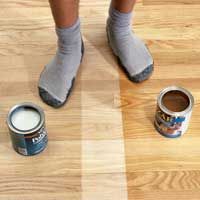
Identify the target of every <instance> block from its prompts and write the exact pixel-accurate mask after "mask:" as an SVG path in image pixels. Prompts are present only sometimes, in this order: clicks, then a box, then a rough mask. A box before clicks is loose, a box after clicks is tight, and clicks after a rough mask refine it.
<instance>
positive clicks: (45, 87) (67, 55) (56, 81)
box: [38, 0, 83, 108]
mask: <svg viewBox="0 0 200 200" xmlns="http://www.w3.org/2000/svg"><path fill="white" fill-rule="evenodd" d="M49 1H50V5H51V9H52V13H53V17H54V20H55V24H56V33H57V36H58V48H57V52H56V55H55V56H54V57H53V59H52V60H51V61H50V62H49V63H48V64H47V65H46V66H45V68H44V70H43V72H42V73H41V76H40V79H39V85H38V88H39V94H40V97H41V98H42V100H43V101H44V102H45V103H47V104H48V105H50V106H53V107H56V108H58V107H61V106H62V105H64V103H65V102H66V101H67V99H68V96H69V94H70V93H71V90H72V87H73V83H74V80H75V77H76V74H77V72H78V69H79V66H80V63H81V60H82V56H83V42H82V39H81V31H80V20H79V17H78V4H79V1H78V0H49Z"/></svg>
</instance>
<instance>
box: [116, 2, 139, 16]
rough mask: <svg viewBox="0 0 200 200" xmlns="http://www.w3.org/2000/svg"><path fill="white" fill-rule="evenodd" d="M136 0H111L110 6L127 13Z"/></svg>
mask: <svg viewBox="0 0 200 200" xmlns="http://www.w3.org/2000/svg"><path fill="white" fill-rule="evenodd" d="M135 3H136V0H112V6H113V8H115V9H116V10H118V11H120V12H122V13H129V12H131V11H132V10H133V7H134V5H135Z"/></svg>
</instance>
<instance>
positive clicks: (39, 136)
mask: <svg viewBox="0 0 200 200" xmlns="http://www.w3.org/2000/svg"><path fill="white" fill-rule="evenodd" d="M26 108H31V109H34V111H36V112H38V114H39V116H40V121H39V123H38V124H37V126H35V127H34V128H33V129H31V130H27V131H26V130H19V129H18V128H16V127H15V126H14V125H13V123H12V120H11V116H12V114H13V113H14V112H16V111H17V110H19V109H26ZM7 125H8V128H9V132H10V137H11V141H12V145H13V148H14V149H15V151H16V152H18V153H19V154H22V155H25V156H31V155H35V154H38V153H40V152H41V151H43V150H44V149H45V147H46V146H47V142H48V137H47V132H46V128H45V116H44V112H43V110H42V109H41V108H40V107H38V106H37V105H35V104H32V103H22V104H19V105H16V106H14V107H13V108H12V109H11V111H10V112H9V114H8V118H7Z"/></svg>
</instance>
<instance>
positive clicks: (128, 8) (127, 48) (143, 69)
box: [106, 0, 153, 82]
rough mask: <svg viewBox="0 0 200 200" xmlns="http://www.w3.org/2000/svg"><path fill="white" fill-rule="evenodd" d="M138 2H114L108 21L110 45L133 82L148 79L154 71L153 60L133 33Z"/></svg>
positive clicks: (124, 0)
mask: <svg viewBox="0 0 200 200" xmlns="http://www.w3.org/2000/svg"><path fill="white" fill-rule="evenodd" d="M135 2H136V0H112V2H111V5H110V9H109V17H108V20H107V28H106V29H107V36H108V41H109V44H110V46H111V48H112V50H113V52H114V54H115V55H116V56H117V58H118V61H119V63H120V65H121V66H122V67H123V69H124V71H125V72H126V74H127V76H128V78H129V79H130V80H131V81H133V82H141V81H144V80H146V79H148V78H149V77H150V75H151V73H152V71H153V59H152V56H151V54H150V52H149V50H148V49H147V47H146V46H145V44H144V42H143V41H142V40H140V39H139V38H138V37H137V36H136V35H135V33H134V32H133V31H132V26H131V20H132V10H133V7H134V5H135Z"/></svg>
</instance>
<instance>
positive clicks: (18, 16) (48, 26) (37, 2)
mask: <svg viewBox="0 0 200 200" xmlns="http://www.w3.org/2000/svg"><path fill="white" fill-rule="evenodd" d="M108 5H109V1H108V0H100V1H94V0H82V1H81V5H80V15H81V18H82V33H83V38H84V42H85V46H86V53H85V56H84V60H83V63H82V66H81V69H80V73H79V75H78V77H77V80H76V84H75V89H74V91H73V94H72V96H71V97H70V99H69V102H68V104H67V105H66V106H64V107H63V108H62V109H59V110H55V109H52V108H50V107H48V106H47V105H45V104H44V103H42V102H41V100H40V98H39V96H38V93H37V81H38V77H39V74H40V72H41V71H42V69H43V66H44V65H45V64H46V63H47V62H48V61H49V60H50V58H51V57H52V56H53V54H54V52H55V49H56V36H55V33H54V23H53V20H52V17H51V14H50V10H49V7H48V2H47V1H43V0H28V1H26V0H21V1H17V0H9V1H8V0H1V1H0V8H1V9H0V73H1V76H0V127H1V128H0V200H33V199H37V200H44V199H45V200H63V199H69V200H160V199H162V200H177V199H181V200H198V199H200V134H199V130H200V123H199V120H200V89H199V87H200V48H199V47H200V12H199V10H200V1H199V0H143V1H142V0H140V1H138V3H137V6H136V8H135V11H136V12H135V17H134V30H135V32H136V33H137V34H138V35H139V36H140V37H141V38H142V39H143V40H144V41H145V42H146V43H147V45H148V47H149V49H150V51H151V52H152V54H153V57H154V62H155V72H154V74H153V76H152V77H151V79H150V80H148V81H146V82H144V83H142V84H133V83H131V82H129V81H128V80H127V79H126V77H125V76H124V74H123V73H122V72H121V71H120V70H119V69H118V65H117V63H116V60H115V58H114V57H113V55H112V53H111V50H110V48H109V47H108V45H107V41H106V34H105V22H106V18H107V9H108ZM168 85H180V86H182V87H185V88H187V89H189V90H190V91H191V92H192V94H193V95H194V97H195V108H194V112H193V116H192V121H191V124H190V128H189V131H188V132H187V134H185V135H184V136H183V137H182V138H179V139H166V138H164V137H162V136H160V135H159V134H158V133H157V132H156V131H155V130H154V127H153V119H154V113H155V106H156V97H157V95H158V93H159V91H160V90H161V89H162V88H164V87H166V86H168ZM24 101H26V102H27V101H29V102H34V103H36V104H38V105H40V106H41V107H42V108H43V109H44V110H45V114H46V124H47V130H48V136H49V145H48V148H47V149H46V150H45V151H44V152H43V153H41V154H39V155H37V156H34V157H23V156H20V155H18V154H17V153H15V152H14V151H13V149H12V147H11V142H10V138H9V134H8V130H7V127H6V124H5V119H6V116H7V113H8V111H9V109H10V108H11V106H13V105H14V104H17V103H19V102H24Z"/></svg>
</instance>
